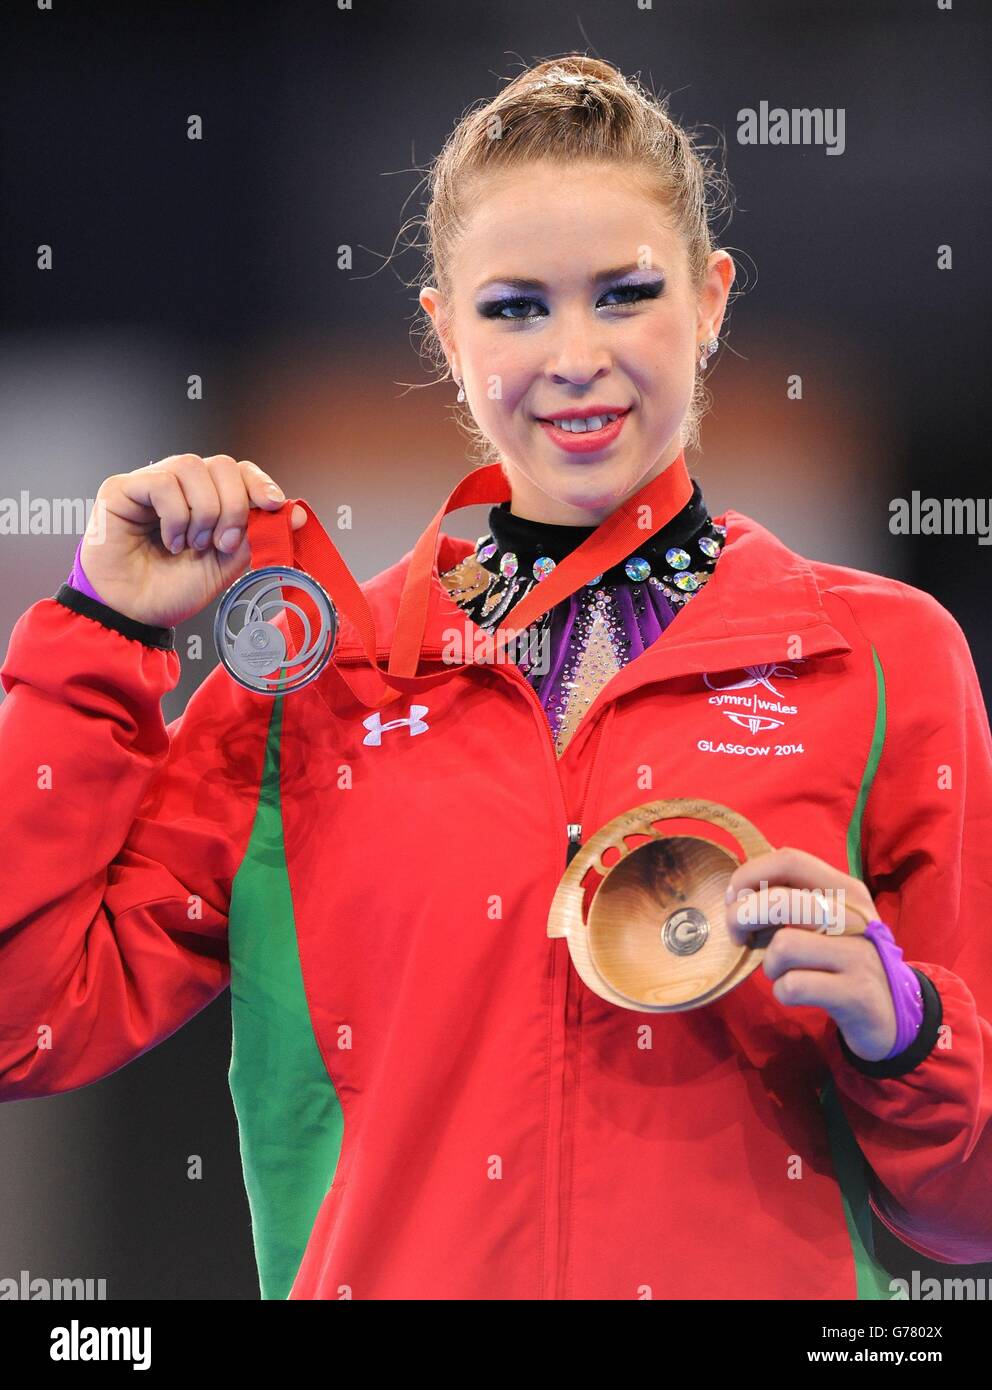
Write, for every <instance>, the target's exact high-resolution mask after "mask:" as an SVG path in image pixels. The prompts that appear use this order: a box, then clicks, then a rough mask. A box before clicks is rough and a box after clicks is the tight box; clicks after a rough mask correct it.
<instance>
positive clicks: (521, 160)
mask: <svg viewBox="0 0 992 1390" xmlns="http://www.w3.org/2000/svg"><path fill="white" fill-rule="evenodd" d="M665 107H666V103H665V101H663V100H659V99H658V98H656V97H654V96H653V95H651V94H649V93H647V92H646V91H644V90H643V88H642V87H641V86H640V84H639V82H638V81H637V80H636V79H631V78H628V77H625V76H624V74H623V73H621V72H620V71H619V70H618V69H617V68H615V67H614V66H613V65H612V64H611V63H607V62H605V61H604V60H602V59H600V58H589V57H586V56H585V55H583V54H581V53H570V54H567V55H566V56H564V57H561V58H549V59H546V60H544V61H542V62H539V63H537V64H535V65H534V66H533V67H530V68H528V69H526V70H525V71H524V72H522V73H520V74H519V76H517V77H516V78H514V80H513V81H512V82H510V83H509V84H508V85H507V86H506V87H505V88H504V89H503V90H502V91H501V92H500V93H499V94H498V96H496V97H494V98H493V99H492V100H491V101H488V102H487V101H485V99H482V101H481V102H480V103H479V104H477V105H476V106H475V107H470V108H469V110H468V111H467V112H466V113H465V114H464V115H463V116H462V118H461V120H460V121H459V122H458V124H457V125H456V126H455V128H454V130H453V131H452V133H451V135H450V136H449V137H448V139H447V141H446V142H445V145H444V147H443V149H442V150H441V152H440V153H439V154H438V156H437V157H436V159H435V160H434V161H433V163H432V164H431V165H430V166H429V168H428V170H427V171H426V182H427V185H428V193H429V196H428V200H427V208H426V212H425V214H424V216H423V218H421V219H416V220H418V221H419V222H420V223H421V224H422V225H423V228H424V231H425V245H424V248H423V254H424V266H423V273H422V275H421V276H420V277H419V280H418V281H417V282H416V283H418V284H420V285H421V286H423V285H435V286H436V287H437V289H438V291H439V292H440V294H441V296H442V297H443V298H444V299H445V300H446V301H447V302H448V303H450V302H451V288H452V287H451V281H450V275H449V269H448V268H449V266H450V264H451V255H452V249H453V247H454V245H455V243H456V241H457V238H458V236H459V234H460V232H461V230H462V228H463V227H464V225H465V222H466V219H467V216H468V214H469V212H470V211H471V208H472V206H473V199H474V198H477V197H479V196H480V195H481V194H483V193H484V189H485V175H486V174H487V173H492V172H497V171H503V170H506V169H509V168H512V167H514V166H519V165H522V164H525V163H527V162H528V161H533V160H538V159H541V160H551V161H553V162H556V163H560V164H570V163H573V162H574V161H576V160H582V159H588V160H600V161H608V162H609V163H610V164H615V165H630V164H633V165H636V166H638V168H639V169H640V170H642V171H643V173H644V174H645V175H646V176H647V180H648V187H649V189H650V190H651V191H652V192H654V193H655V194H656V196H657V198H658V200H659V202H661V203H662V204H663V205H664V207H665V209H666V212H667V214H668V215H669V216H670V217H671V218H672V220H673V223H674V226H675V228H676V230H677V231H678V232H679V233H680V235H681V236H682V239H683V243H684V245H685V248H686V252H687V257H688V264H689V271H690V276H691V280H692V285H693V288H694V290H695V291H696V292H698V291H699V289H700V288H701V286H702V283H703V281H704V278H705V275H706V268H707V262H708V259H709V257H710V255H711V253H712V252H713V250H714V249H715V248H714V241H713V236H712V234H711V219H713V217H714V215H715V213H716V212H717V211H720V210H723V209H724V208H725V207H727V206H728V201H729V185H728V183H727V179H726V175H725V173H724V171H723V169H722V167H718V166H717V165H716V164H715V163H714V161H713V160H712V159H711V158H710V156H709V153H708V151H709V149H710V148H712V147H708V146H702V145H701V144H699V142H698V140H697V137H696V135H695V134H694V133H692V134H690V133H689V132H688V131H686V130H685V129H684V128H683V127H682V126H680V125H679V124H678V123H677V122H676V121H674V120H672V118H671V117H670V116H669V115H668V112H667V110H666V109H665ZM424 320H426V322H424ZM420 327H421V330H422V331H423V334H424V347H425V349H426V351H427V353H428V354H429V356H430V357H431V358H432V359H433V361H434V362H435V364H436V365H437V367H438V368H439V370H440V373H441V375H440V376H439V377H438V378H437V379H438V380H444V379H447V378H448V377H449V373H448V370H447V361H446V358H445V354H444V349H443V347H442V344H441V339H440V337H439V335H438V332H437V329H436V328H435V326H434V324H433V321H432V320H431V319H430V318H429V316H428V315H426V314H424V315H423V316H422V319H421V320H420ZM709 406H710V395H709V392H708V390H707V389H706V386H705V382H704V379H703V374H702V372H701V371H700V370H699V369H698V368H697V370H696V377H695V385H694V388H693V394H692V398H691V400H690V403H689V406H688V409H687V411H686V415H685V418H684V420H683V422H682V444H683V447H684V448H686V449H690V448H695V447H697V446H698V443H699V426H700V421H701V420H702V417H703V415H704V414H705V413H706V411H707V410H708V409H709ZM454 409H455V414H456V419H457V420H458V423H459V424H460V425H461V426H463V428H464V429H465V431H466V433H467V434H468V436H469V438H470V440H471V441H472V444H473V449H472V453H473V454H474V455H476V456H477V459H478V463H479V464H480V465H481V464H485V463H491V462H495V461H497V459H498V454H497V453H496V451H495V450H494V449H493V447H492V444H491V441H490V440H489V439H488V438H487V437H486V436H485V435H484V434H483V432H482V431H481V430H480V429H479V427H478V426H477V425H476V423H475V421H474V419H473V417H472V414H471V411H470V410H469V409H468V407H467V405H464V406H459V405H457V404H456V405H455V406H454Z"/></svg>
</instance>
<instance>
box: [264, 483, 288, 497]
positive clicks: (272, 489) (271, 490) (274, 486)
mask: <svg viewBox="0 0 992 1390" xmlns="http://www.w3.org/2000/svg"><path fill="white" fill-rule="evenodd" d="M265 494H266V496H267V497H277V498H278V499H279V500H280V501H282V500H283V498H284V497H285V496H286V494H285V493H284V492H283V490H282V488H281V487H280V486H279V485H278V483H270V484H269V486H268V487H267V488H266V489H265Z"/></svg>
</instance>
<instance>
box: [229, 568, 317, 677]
mask: <svg viewBox="0 0 992 1390" xmlns="http://www.w3.org/2000/svg"><path fill="white" fill-rule="evenodd" d="M284 588H287V589H299V590H301V591H302V592H303V593H304V594H306V595H307V596H308V597H309V598H310V600H311V602H312V604H313V607H314V608H316V610H317V614H318V618H319V621H320V627H319V630H318V632H317V634H316V636H314V635H313V629H312V624H311V621H310V618H309V617H308V616H307V613H306V612H305V611H304V609H303V608H301V607H300V605H299V604H298V603H293V602H291V601H290V600H289V599H287V598H286V597H285V596H284V594H283V589H284ZM283 609H288V610H290V611H291V612H293V613H295V614H296V615H297V616H298V617H299V619H300V622H301V623H302V624H303V645H302V649H301V651H299V652H298V653H297V654H296V655H295V656H292V657H289V658H288V659H287V656H286V637H285V634H284V633H283V632H282V630H281V629H280V628H278V627H276V625H275V623H273V622H270V621H269V618H271V617H273V616H275V615H276V614H278V613H281V612H282V610H283ZM337 631H338V616H337V610H336V609H335V607H334V604H333V603H332V602H331V600H330V599H329V598H328V596H327V594H326V593H325V592H324V590H323V588H322V587H321V586H320V584H318V583H317V581H316V579H313V578H311V576H310V575H309V574H306V573H305V572H304V571H303V570H299V569H295V568H293V567H292V566H286V565H268V566H266V567H265V568H263V569H257V570H249V571H248V572H247V574H243V575H242V576H241V578H240V579H236V580H235V581H234V583H233V584H232V585H231V587H230V588H229V589H228V590H227V592H226V593H225V594H224V595H223V597H222V598H221V601H220V603H219V605H218V608H217V616H216V617H215V618H214V645H215V646H216V648H217V655H218V657H219V658H220V661H221V662H222V664H223V665H224V667H225V669H226V670H227V671H228V672H229V674H230V675H232V676H233V677H234V679H235V680H236V681H237V682H238V684H239V685H243V686H244V687H245V689H246V690H254V691H256V692H258V693H259V694H262V695H283V694H288V693H289V692H291V691H293V690H300V689H301V688H302V687H303V686H305V685H309V683H310V682H311V681H312V680H315V679H316V677H317V676H319V675H320V673H321V671H322V670H323V669H324V667H325V666H326V665H327V663H328V661H329V660H330V659H331V654H332V652H333V651H334V644H335V642H336V640H337Z"/></svg>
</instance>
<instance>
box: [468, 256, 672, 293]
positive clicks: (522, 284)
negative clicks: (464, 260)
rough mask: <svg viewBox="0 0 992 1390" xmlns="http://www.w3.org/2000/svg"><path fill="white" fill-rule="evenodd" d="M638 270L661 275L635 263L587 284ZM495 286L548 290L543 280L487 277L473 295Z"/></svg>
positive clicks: (604, 272)
mask: <svg viewBox="0 0 992 1390" xmlns="http://www.w3.org/2000/svg"><path fill="white" fill-rule="evenodd" d="M638 270H655V271H657V272H658V273H659V274H660V273H661V267H660V266H643V265H638V264H637V262H636V261H635V262H634V263H633V265H618V266H614V267H613V269H612V270H600V271H598V272H597V273H596V274H595V275H591V276H590V277H589V283H590V285H599V284H602V282H603V281H604V280H619V279H620V278H621V277H622V276H624V275H631V274H633V272H634V271H638ZM495 284H500V285H512V286H513V288H514V289H518V290H537V291H538V292H543V291H546V290H547V288H548V287H547V285H546V284H545V283H544V281H543V280H530V279H528V278H526V277H524V276H520V275H489V276H487V277H486V279H485V280H483V281H482V283H481V284H480V285H478V286H477V288H476V291H475V293H476V294H478V293H479V291H480V290H483V289H485V287H486V286H487V285H495Z"/></svg>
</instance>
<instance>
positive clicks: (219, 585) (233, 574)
mask: <svg viewBox="0 0 992 1390" xmlns="http://www.w3.org/2000/svg"><path fill="white" fill-rule="evenodd" d="M270 488H275V489H276V491H275V493H272V492H270V491H269V489H270ZM285 500H286V498H285V496H284V494H283V492H282V490H281V489H280V488H279V487H278V484H276V483H275V482H274V481H273V479H272V478H270V477H269V475H268V474H267V473H264V472H263V471H262V469H261V468H259V467H258V465H257V464H254V463H250V462H249V461H248V460H247V459H241V460H240V461H239V460H236V459H233V458H232V457H231V456H230V455H229V454H211V455H210V456H209V457H207V458H201V457H200V456H199V454H170V455H169V456H168V458H164V459H159V461H158V462H157V463H150V464H148V465H147V466H146V467H145V468H136V469H135V470H134V472H133V473H116V474H114V475H113V477H110V478H107V479H105V481H104V482H102V483H101V484H100V488H99V491H98V492H97V495H96V501H95V505H94V507H93V512H92V515H91V517H90V521H89V525H88V526H87V528H86V533H85V535H84V538H83V547H82V550H81V551H80V556H79V558H80V560H81V562H82V566H83V569H84V570H85V572H86V577H87V579H88V580H89V581H90V583H91V584H92V585H93V587H94V589H95V590H96V591H97V593H98V594H99V595H100V597H101V599H103V601H104V602H105V603H106V604H108V605H109V606H110V607H111V608H114V609H116V610H117V612H119V613H123V614H125V615H126V616H127V617H129V618H134V619H135V621H137V622H140V623H149V624H151V625H152V626H154V627H175V626H176V624H177V623H181V622H183V621H185V619H187V618H191V617H193V616H194V614H196V613H199V612H201V611H202V610H203V609H204V608H206V607H207V605H208V604H210V603H212V602H213V600H214V599H215V598H216V597H217V595H218V594H220V593H222V592H223V591H224V590H225V589H226V588H228V586H229V585H231V584H233V583H234V581H235V579H237V578H238V576H239V575H241V574H243V573H244V572H245V570H247V569H248V568H249V566H250V564H251V548H250V546H249V544H248V540H247V535H246V530H247V525H248V513H249V510H250V509H251V508H252V507H264V508H265V510H266V511H277V510H278V509H279V508H280V507H281V506H282V505H283V503H284V502H285ZM306 519H307V514H306V512H305V511H304V510H303V508H302V507H300V506H295V507H294V508H293V518H292V527H293V530H294V531H297V530H299V528H300V527H301V526H302V525H303V523H304V522H305V521H306ZM101 531H102V536H101ZM198 542H199V543H198Z"/></svg>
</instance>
